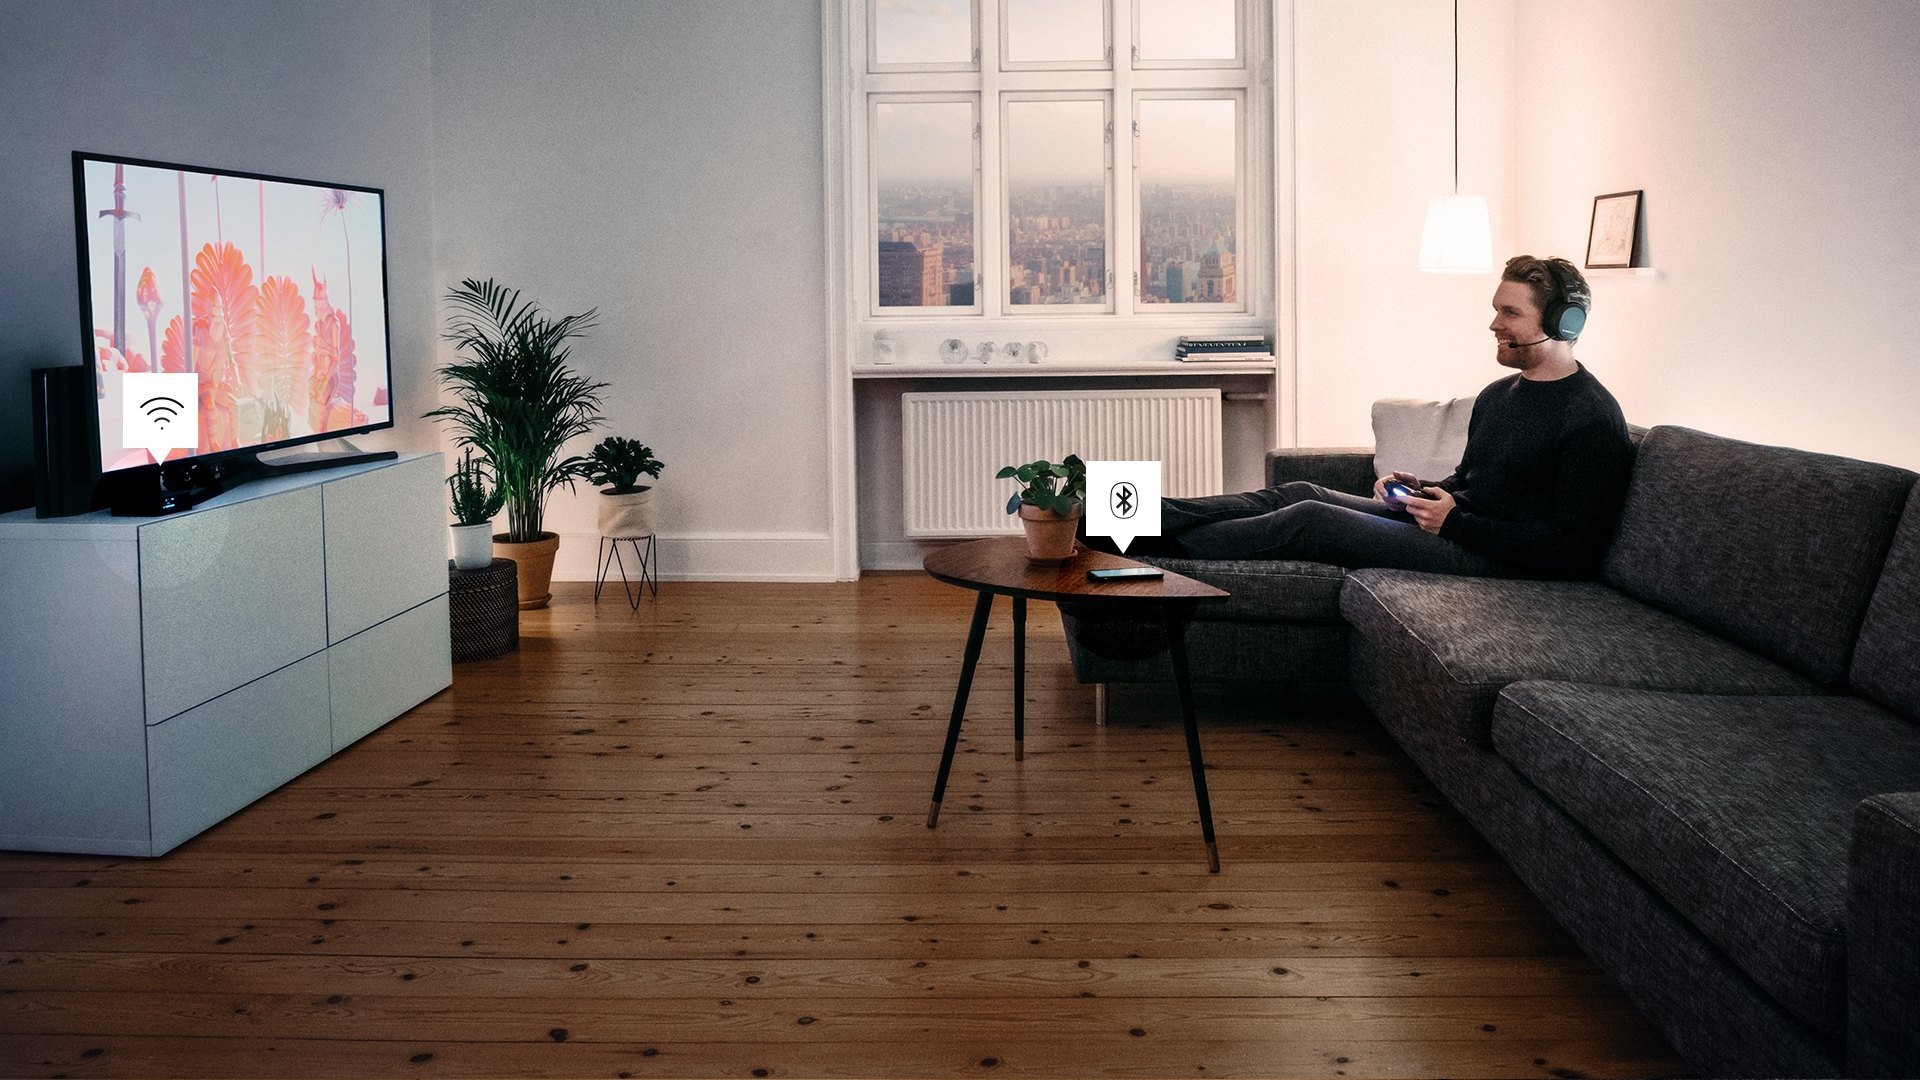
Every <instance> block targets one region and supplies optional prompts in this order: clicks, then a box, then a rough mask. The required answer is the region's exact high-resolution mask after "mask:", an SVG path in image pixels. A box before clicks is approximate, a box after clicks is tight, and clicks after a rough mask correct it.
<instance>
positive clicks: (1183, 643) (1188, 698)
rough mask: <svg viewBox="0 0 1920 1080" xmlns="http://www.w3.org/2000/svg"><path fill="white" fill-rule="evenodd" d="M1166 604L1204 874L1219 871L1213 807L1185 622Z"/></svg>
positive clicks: (1170, 646)
mask: <svg viewBox="0 0 1920 1080" xmlns="http://www.w3.org/2000/svg"><path fill="white" fill-rule="evenodd" d="M1179 615H1180V613H1179V612H1178V611H1176V610H1175V606H1174V605H1172V604H1169V605H1167V647H1168V649H1169V651H1170V652H1171V653H1172V654H1173V655H1172V657H1171V659H1172V661H1173V684H1174V686H1176V687H1178V688H1179V691H1180V717H1181V719H1182V720H1184V721H1186V725H1187V764H1188V765H1189V766H1191V767H1192V769H1193V796H1194V798H1195V799H1197V800H1198V801H1199V803H1200V838H1201V839H1202V840H1205V841H1206V842H1207V872H1208V873H1211V874H1217V873H1219V872H1220V849H1219V847H1218V846H1216V845H1215V844H1214V840H1213V805H1212V803H1210V802H1209V801H1208V799H1207V772H1206V766H1205V764H1204V763H1203V762H1202V761H1201V758H1200V728H1199V725H1198V724H1197V723H1196V722H1195V720H1194V715H1193V685H1192V683H1191V682H1189V680H1188V678H1187V627H1186V623H1187V620H1186V619H1184V618H1180V617H1179Z"/></svg>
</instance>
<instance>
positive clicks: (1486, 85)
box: [1294, 0, 1546, 446]
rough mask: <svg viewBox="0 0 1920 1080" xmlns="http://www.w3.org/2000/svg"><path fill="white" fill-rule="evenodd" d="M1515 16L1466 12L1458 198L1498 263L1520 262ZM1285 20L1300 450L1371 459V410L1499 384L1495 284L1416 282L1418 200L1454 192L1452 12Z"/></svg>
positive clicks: (1379, 5) (1506, 11) (1497, 3)
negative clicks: (1490, 328) (1479, 202)
mask: <svg viewBox="0 0 1920 1080" xmlns="http://www.w3.org/2000/svg"><path fill="white" fill-rule="evenodd" d="M1514 6H1515V4H1514V0H1461V4H1460V190H1461V192H1462V193H1464V194H1480V195H1485V196H1487V197H1488V200H1489V204H1490V209H1491V211H1492V214H1493V242H1494V253H1495V258H1496V261H1498V260H1499V259H1502V258H1504V257H1505V256H1506V255H1509V254H1513V253H1514V240H1513V237H1514V229H1513V217H1512V208H1513V198H1512V195H1511V190H1510V188H1509V185H1508V182H1507V173H1508V157H1509V153H1510V147H1509V142H1510V132H1511V123H1512V115H1511V103H1512V94H1513V78H1514V63H1515V61H1514V51H1515V50H1514V34H1513V29H1514V23H1513V17H1514ZM1294 19H1295V22H1294V42H1295V45H1294V52H1295V63H1296V77H1295V87H1294V96H1295V113H1294V115H1295V124H1296V130H1295V167H1296V170H1297V171H1296V174H1295V175H1296V188H1297V195H1296V199H1297V209H1296V213H1295V220H1296V221H1297V222H1298V231H1299V238H1298V248H1297V256H1298V261H1297V265H1298V278H1297V287H1298V294H1297V295H1298V302H1299V319H1298V323H1299V329H1298V334H1299V337H1298V348H1299V353H1298V355H1299V402H1298V408H1299V412H1298V423H1299V442H1300V445H1302V446H1353V445H1361V446H1364V445H1368V444H1371V443H1372V442H1373V432H1372V429H1371V427H1370V426H1369V425H1370V421H1369V413H1368V409H1369V406H1371V404H1372V403H1373V401H1374V400H1375V399H1376V398H1382V397H1423V398H1434V399H1444V398H1452V397H1459V396H1462V395H1470V394H1474V393H1477V392H1478V391H1479V390H1480V388H1481V387H1482V386H1485V385H1486V384H1487V383H1489V382H1492V381H1493V380H1494V379H1496V378H1498V377H1500V376H1502V375H1504V374H1507V372H1506V371H1505V370H1504V369H1502V368H1499V367H1498V366H1496V365H1495V363H1494V360H1493V349H1492V345H1491V343H1492V337H1491V335H1489V334H1488V333H1487V330H1486V325H1487V322H1488V320H1489V319H1490V318H1491V317H1492V310H1491V308H1490V307H1489V306H1488V301H1489V300H1490V299H1491V297H1492V295H1493V289H1494V286H1495V283H1496V279H1495V277H1494V276H1493V275H1485V276H1477V275H1476V276H1454V275H1445V274H1423V273H1421V272H1420V271H1419V270H1418V269H1417V268H1416V267H1417V264H1418V261H1419V255H1420V230H1421V226H1422V225H1423V223H1424V222H1425V219H1426V212H1427V201H1428V200H1429V199H1430V198H1432V197H1433V196H1435V195H1439V194H1445V193H1448V192H1450V191H1452V189H1453V46H1452V34H1453V8H1452V5H1451V3H1450V2H1449V0H1418V2H1414V0H1295V4H1294ZM1545 253H1546V252H1536V254H1545Z"/></svg>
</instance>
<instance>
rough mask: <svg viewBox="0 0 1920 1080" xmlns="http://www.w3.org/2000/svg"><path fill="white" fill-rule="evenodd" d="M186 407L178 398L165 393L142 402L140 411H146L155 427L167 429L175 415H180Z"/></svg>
mask: <svg viewBox="0 0 1920 1080" xmlns="http://www.w3.org/2000/svg"><path fill="white" fill-rule="evenodd" d="M184 408H186V406H185V405H182V404H181V403H180V402H179V401H178V400H177V399H175V398H170V397H167V396H166V395H164V394H162V395H159V396H157V397H150V398H148V399H147V400H145V401H143V402H141V403H140V411H141V412H143V413H146V414H147V419H148V420H151V421H152V422H153V425H154V426H155V427H157V428H160V429H161V430H163V431H164V430H166V427H167V425H168V424H169V423H171V422H172V421H173V419H174V417H177V416H179V415H180V411H181V410H182V409H184Z"/></svg>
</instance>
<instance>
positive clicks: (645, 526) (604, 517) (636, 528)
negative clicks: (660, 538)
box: [600, 487, 654, 540]
mask: <svg viewBox="0 0 1920 1080" xmlns="http://www.w3.org/2000/svg"><path fill="white" fill-rule="evenodd" d="M653 530H654V523H653V489H652V488H651V487H647V488H642V489H640V490H639V491H636V492H633V493H631V494H628V495H608V494H606V493H605V492H601V494H600V535H601V536H605V537H610V538H612V539H615V540H626V539H631V538H634V537H639V536H651V535H653Z"/></svg>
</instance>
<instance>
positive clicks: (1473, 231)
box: [1420, 0, 1493, 274]
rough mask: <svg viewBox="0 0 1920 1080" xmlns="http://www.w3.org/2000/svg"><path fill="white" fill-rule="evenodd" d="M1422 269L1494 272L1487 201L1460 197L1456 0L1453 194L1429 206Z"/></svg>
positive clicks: (1456, 17)
mask: <svg viewBox="0 0 1920 1080" xmlns="http://www.w3.org/2000/svg"><path fill="white" fill-rule="evenodd" d="M1420 269H1421V270H1423V271H1425V272H1427V273H1433V274H1488V273H1492V272H1493V229H1492V228H1491V227H1490V226H1489V224H1488V218H1487V200H1486V198H1485V197H1484V196H1481V195H1462V194H1460V0H1453V194H1451V195H1435V196H1434V197H1433V201H1432V202H1430V203H1428V204H1427V226H1426V228H1425V229H1424V230H1422V232H1421V234H1420Z"/></svg>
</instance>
